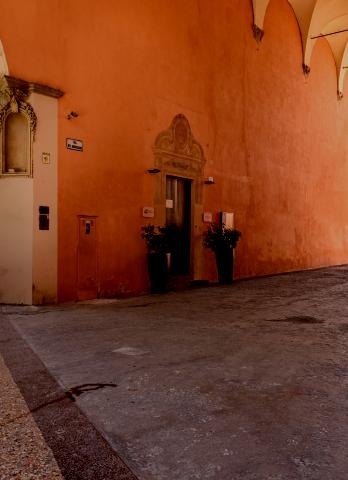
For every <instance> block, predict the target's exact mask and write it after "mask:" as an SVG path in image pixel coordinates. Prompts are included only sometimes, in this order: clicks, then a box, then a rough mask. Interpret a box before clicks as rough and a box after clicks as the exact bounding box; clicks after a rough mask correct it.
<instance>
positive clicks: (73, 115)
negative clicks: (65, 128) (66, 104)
mask: <svg viewBox="0 0 348 480" xmlns="http://www.w3.org/2000/svg"><path fill="white" fill-rule="evenodd" d="M78 116H79V114H78V113H77V112H70V113H68V115H67V116H66V118H67V119H68V120H71V119H72V118H77V117H78Z"/></svg>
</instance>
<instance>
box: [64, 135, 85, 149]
mask: <svg viewBox="0 0 348 480" xmlns="http://www.w3.org/2000/svg"><path fill="white" fill-rule="evenodd" d="M66 148H68V149H69V150H76V151H77V152H83V141H82V140H77V139H76V138H67V139H66Z"/></svg>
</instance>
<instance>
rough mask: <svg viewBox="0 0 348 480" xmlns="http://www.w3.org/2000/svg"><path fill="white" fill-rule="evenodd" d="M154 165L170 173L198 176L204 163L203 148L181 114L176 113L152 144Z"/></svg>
mask: <svg viewBox="0 0 348 480" xmlns="http://www.w3.org/2000/svg"><path fill="white" fill-rule="evenodd" d="M154 154H155V166H156V168H159V169H160V170H162V169H165V170H170V172H171V173H172V174H178V175H180V174H184V175H185V174H186V175H189V176H190V177H192V178H194V177H198V176H199V177H200V176H202V173H203V168H204V164H205V159H204V154H203V149H202V147H201V145H200V144H199V143H198V142H197V141H196V140H195V138H194V136H193V135H192V132H191V128H190V124H189V122H188V120H187V118H186V117H185V116H184V115H183V114H181V113H180V114H179V115H176V116H175V117H174V119H173V121H172V123H171V125H170V127H169V128H168V129H167V130H164V131H163V132H161V133H160V134H159V135H158V136H157V138H156V141H155V145H154Z"/></svg>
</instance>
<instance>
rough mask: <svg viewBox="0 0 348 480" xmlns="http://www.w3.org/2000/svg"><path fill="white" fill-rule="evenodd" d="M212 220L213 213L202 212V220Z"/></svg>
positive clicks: (209, 221) (207, 221) (206, 221)
mask: <svg viewBox="0 0 348 480" xmlns="http://www.w3.org/2000/svg"><path fill="white" fill-rule="evenodd" d="M212 221H213V214H212V213H211V212H204V213H203V222H205V223H211V222H212Z"/></svg>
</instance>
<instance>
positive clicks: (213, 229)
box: [203, 223, 242, 252]
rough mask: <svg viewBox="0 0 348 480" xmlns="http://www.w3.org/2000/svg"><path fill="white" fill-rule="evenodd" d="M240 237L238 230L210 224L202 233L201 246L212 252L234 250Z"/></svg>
mask: <svg viewBox="0 0 348 480" xmlns="http://www.w3.org/2000/svg"><path fill="white" fill-rule="evenodd" d="M241 236H242V234H241V232H240V231H239V230H236V229H235V228H228V227H226V226H225V225H224V224H222V225H220V224H218V223H211V224H210V225H209V227H208V229H207V230H206V231H205V232H204V233H203V245H204V247H206V248H210V250H213V252H219V251H222V250H228V249H232V248H235V247H236V246H237V242H238V240H239V239H240V237H241Z"/></svg>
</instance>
